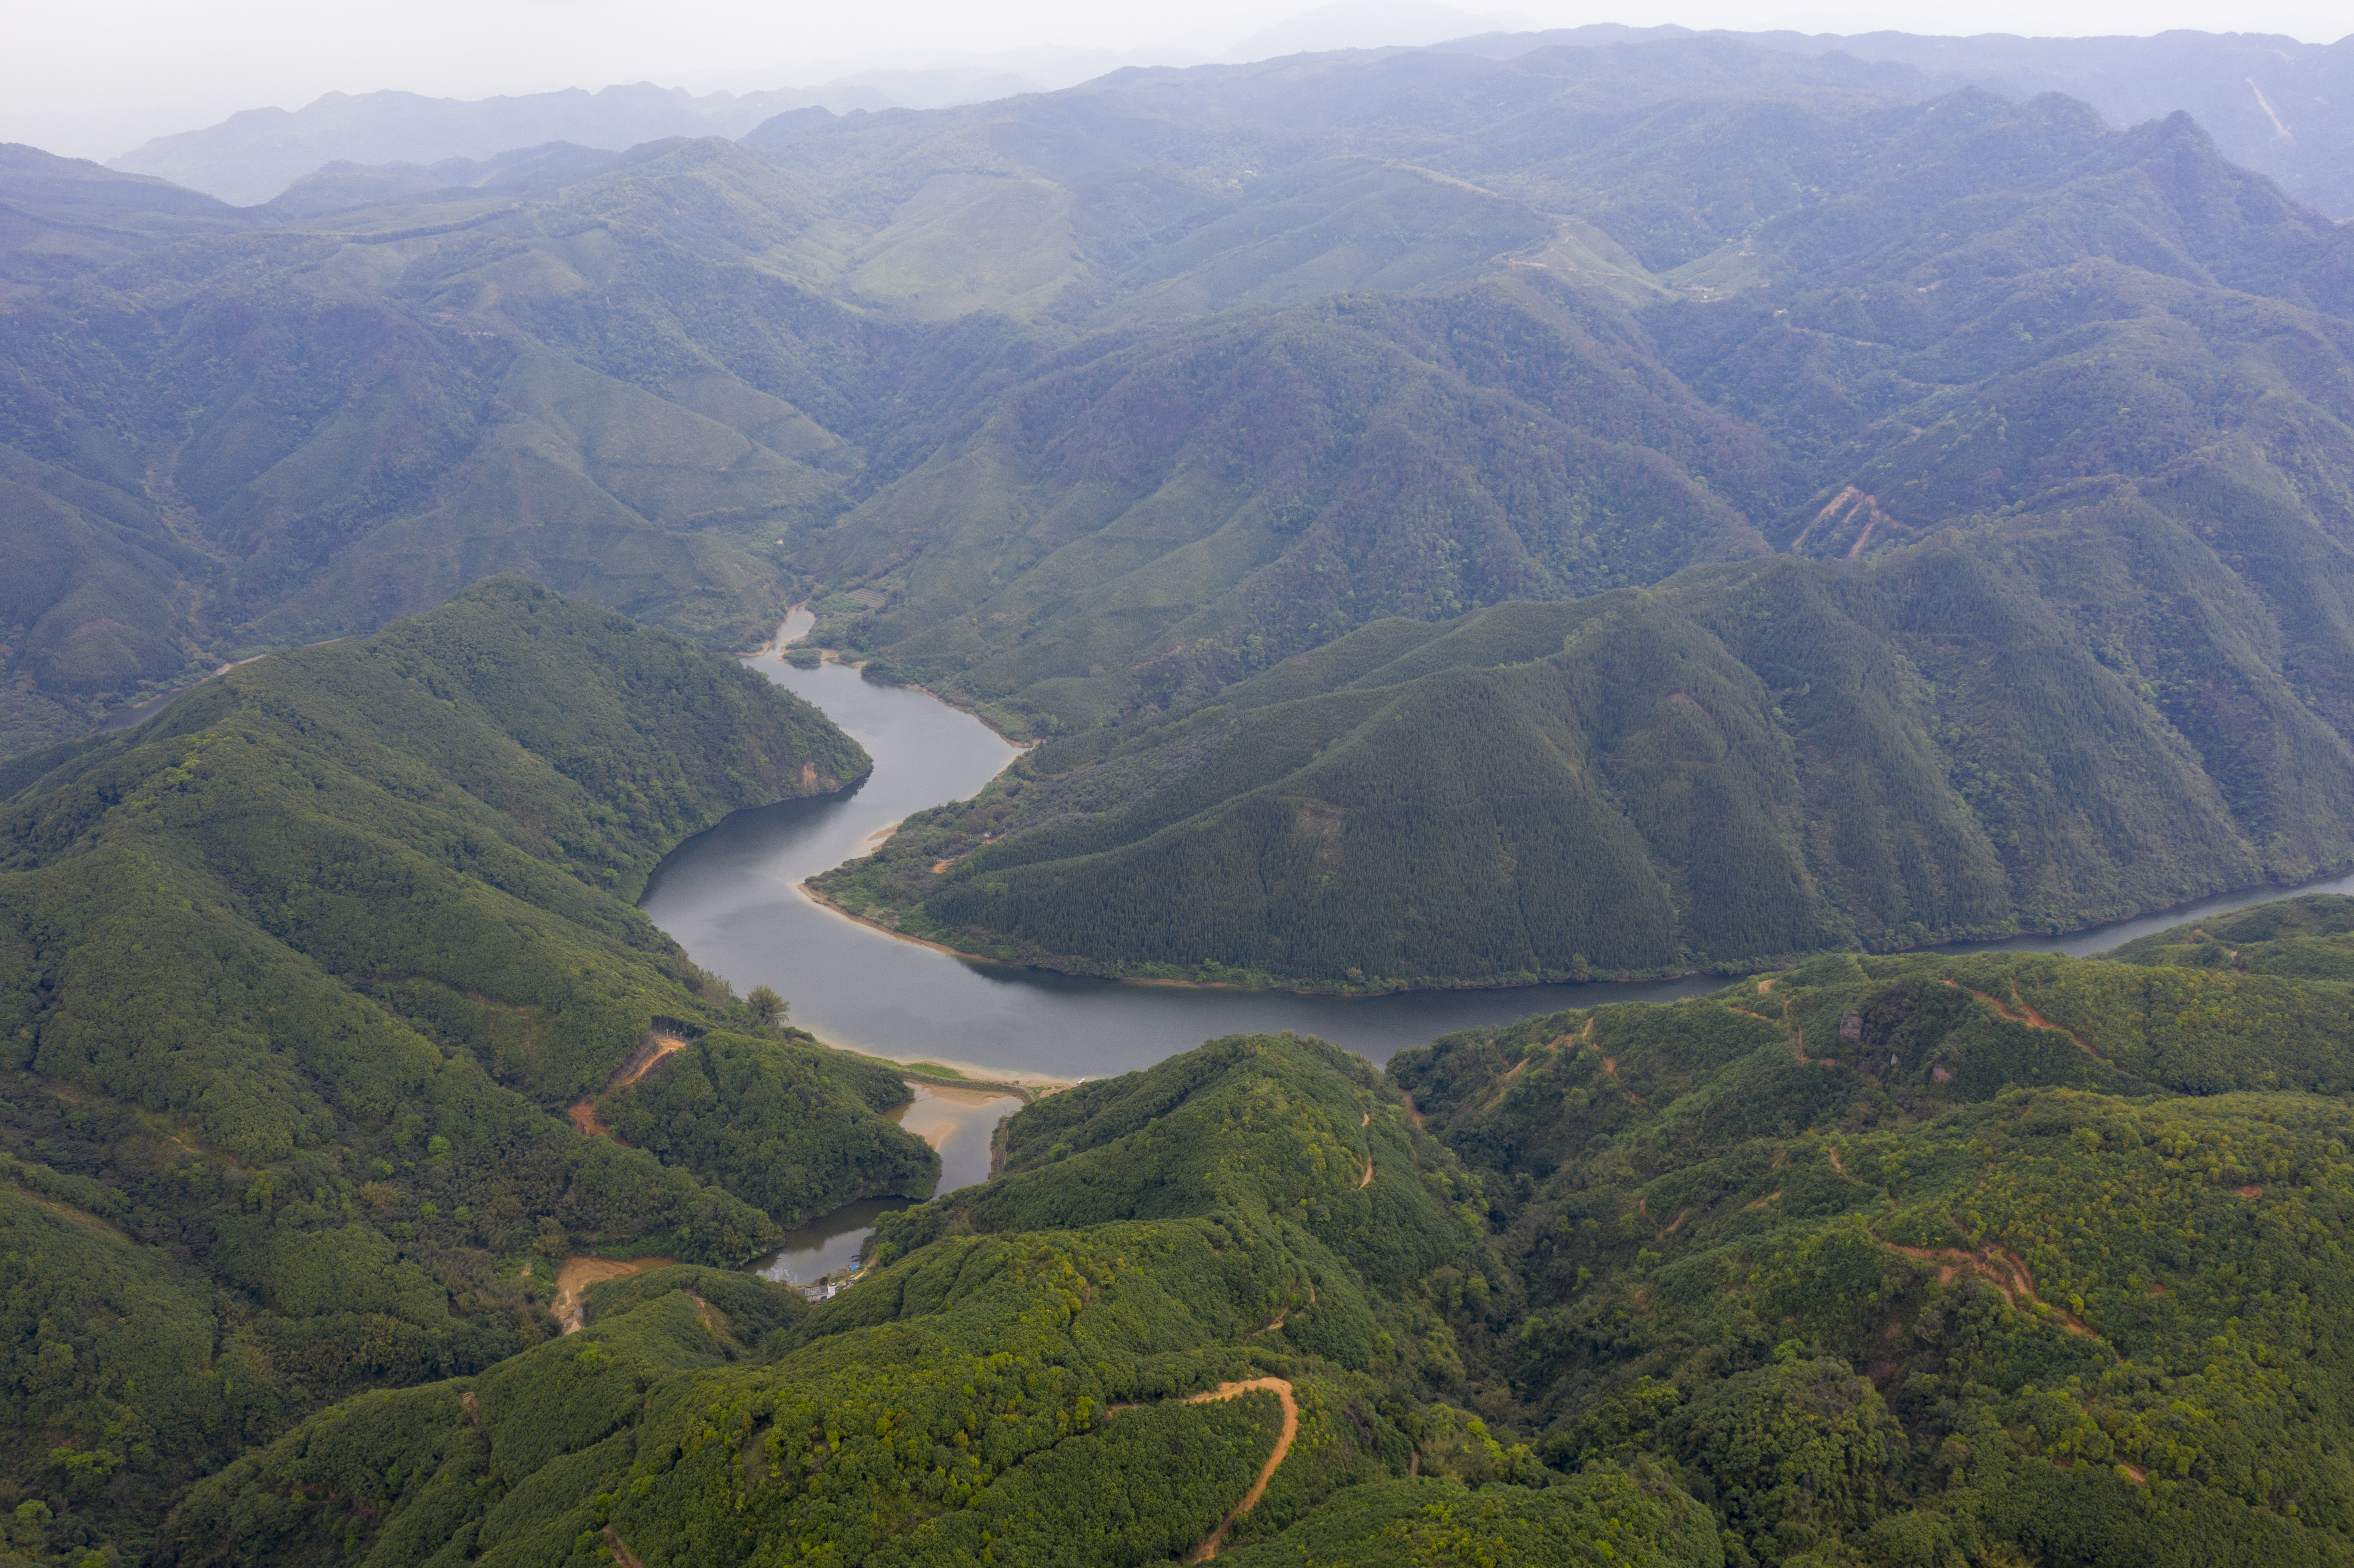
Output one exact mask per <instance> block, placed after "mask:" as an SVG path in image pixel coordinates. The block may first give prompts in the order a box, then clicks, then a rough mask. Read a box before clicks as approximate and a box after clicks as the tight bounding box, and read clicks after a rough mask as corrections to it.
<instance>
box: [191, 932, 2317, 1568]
mask: <svg viewBox="0 0 2354 1568" xmlns="http://www.w3.org/2000/svg"><path fill="white" fill-rule="evenodd" d="M2347 994H2348V993H2347V992H2346V991H2345V990H2344V988H2343V987H2340V986H2338V985H2334V984H2328V983H2317V982H2311V981H2298V980H2287V979H2282V978H2278V977H2271V976H2251V975H2237V974H2231V973H2214V972H2203V971H2199V970H2190V969H2170V968H2163V967H2160V968H2148V967H2137V966H2131V965H2122V964H2115V963H2105V962H2086V961H2080V960H2072V959H2060V958H2051V957H2042V956H2028V957H2018V956H2001V957H1983V958H1976V959H1958V960H1956V959H1852V958H1834V959H1820V960H1817V961H1815V962H1813V963H1811V964H1808V965H1807V966H1804V967H1802V968H1800V969H1797V970H1793V971H1789V972H1787V973H1784V974H1781V975H1777V976H1772V977H1767V978H1765V980H1758V981H1753V980H1744V981H1743V982H1742V983H1741V984H1739V985H1738V986H1735V987H1734V988H1731V989H1729V990H1728V991H1724V992H1722V993H1720V994H1718V995H1716V996H1714V997H1710V998H1706V999H1702V1000H1698V1001H1690V1002H1685V1003H1681V1004H1678V1005H1675V1006H1671V1007H1655V1006H1640V1005H1636V1006H1605V1007H1600V1008H1596V1009H1591V1010H1582V1011H1578V1012H1567V1013H1562V1014H1556V1015H1553V1016H1551V1017H1546V1018H1541V1019H1532V1020H1529V1021H1528V1022H1524V1023H1522V1024H1517V1025H1513V1026H1511V1027H1509V1028H1505V1029H1499V1030H1485V1031H1475V1032H1469V1033H1463V1034H1458V1035H1453V1036H1449V1037H1447V1038H1446V1039H1444V1040H1441V1041H1439V1042H1437V1043H1436V1044H1434V1045H1432V1046H1431V1047H1429V1048H1427V1049H1425V1050H1418V1051H1411V1052H1407V1053H1404V1054H1401V1055H1400V1056H1399V1057H1398V1058H1397V1059H1396V1061H1395V1062H1394V1065H1393V1069H1392V1071H1391V1073H1390V1074H1389V1075H1388V1081H1387V1082H1386V1083H1383V1082H1379V1081H1377V1080H1376V1079H1375V1078H1374V1077H1373V1075H1372V1074H1371V1072H1370V1071H1369V1070H1367V1069H1366V1068H1364V1067H1363V1065H1362V1064H1355V1063H1352V1061H1351V1060H1350V1059H1349V1058H1347V1057H1346V1056H1344V1055H1342V1054H1341V1053H1338V1052H1335V1051H1332V1050H1331V1049H1330V1048H1329V1047H1325V1046H1322V1045H1320V1044H1316V1043H1314V1042H1309V1041H1301V1040H1296V1039H1293V1038H1291V1037H1289V1036H1279V1037H1237V1038H1234V1039H1228V1040H1222V1041H1215V1042H1212V1043H1211V1044H1208V1045H1206V1046H1204V1047H1203V1048H1202V1049H1200V1050H1198V1051H1195V1052H1191V1053H1188V1054H1184V1055H1182V1056H1179V1057H1176V1058H1173V1059H1172V1060H1171V1061H1169V1062H1166V1063H1163V1064H1161V1065H1159V1066H1158V1067H1155V1068H1153V1069H1150V1071H1147V1072H1143V1073H1137V1074H1130V1075H1126V1076H1124V1077H1121V1078H1117V1079H1111V1080H1106V1081H1103V1082H1100V1083H1094V1084H1088V1085H1086V1086H1082V1087H1080V1088H1079V1089H1077V1090H1075V1091H1073V1092H1071V1093H1069V1094H1067V1095H1061V1096H1056V1097H1051V1098H1049V1099H1047V1100H1045V1101H1043V1102H1041V1103H1040V1104H1038V1105H1036V1106H1034V1107H1031V1108H1029V1109H1027V1110H1025V1111H1023V1113H1022V1114H1021V1115H1020V1116H1019V1117H1017V1118H1014V1119H1013V1122H1012V1123H1011V1124H1009V1126H1008V1128H1007V1138H1006V1149H1007V1166H1008V1171H1007V1173H1006V1174H1005V1175H1003V1176H1002V1177H1000V1178H998V1179H995V1180H992V1181H990V1182H989V1183H987V1184H986V1185H984V1186H982V1187H980V1188H975V1189H968V1190H966V1191H964V1192H959V1193H956V1194H951V1195H950V1196H949V1197H947V1198H945V1199H942V1200H939V1201H938V1202H934V1203H932V1204H929V1205H927V1206H925V1207H923V1208H919V1209H916V1210H912V1211H908V1212H907V1213H905V1214H903V1215H901V1216H899V1217H898V1220H897V1222H896V1224H895V1225H894V1226H893V1227H891V1229H890V1231H889V1233H888V1239H887V1240H885V1242H884V1243H883V1244H882V1245H881V1246H880V1247H879V1248H878V1252H877V1266H875V1267H874V1268H873V1269H871V1270H870V1271H869V1272H868V1274H867V1275H866V1276H865V1277H864V1278H862V1279H860V1280H859V1281H858V1282H856V1283H855V1284H854V1285H852V1286H851V1287H849V1288H848V1289H846V1290H845V1291H844V1292H843V1293H841V1294H839V1295H837V1296H836V1297H834V1298H832V1299H831V1300H829V1301H827V1302H825V1303H824V1304H822V1305H821V1306H819V1307H817V1308H814V1309H805V1308H800V1307H799V1306H798V1304H797V1303H788V1302H784V1301H779V1300H776V1299H775V1298H769V1297H764V1296H763V1294H762V1290H763V1287H760V1286H758V1284H756V1283H754V1282H751V1281H748V1280H746V1279H744V1278H743V1277H740V1276H739V1277H728V1276H724V1275H720V1274H718V1273H716V1271H709V1270H690V1269H658V1270H655V1271H652V1272H651V1273H648V1274H644V1275H641V1276H639V1277H635V1278H633V1279H631V1280H629V1281H626V1282H621V1283H620V1284H617V1285H610V1286H603V1287H598V1289H597V1291H596V1292H594V1293H592V1296H591V1299H590V1310H589V1322H588V1329H587V1330H586V1331H585V1333H584V1334H583V1335H581V1336H579V1337H578V1338H575V1339H570V1340H564V1341H561V1342H559V1343H557V1344H555V1345H543V1346H540V1347H537V1348H535V1349H533V1350H531V1351H526V1352H525V1353H523V1354H521V1355H519V1356H517V1357H515V1358H514V1359H512V1360H511V1361H505V1362H503V1363H501V1364H499V1365H497V1366H495V1367H492V1368H489V1369H487V1370H484V1371H482V1372H475V1373H472V1374H469V1375H466V1376H461V1377H460V1378H457V1379H453V1380H451V1381H449V1382H444V1383H438V1384H433V1385H430V1386H427V1387H421V1388H416V1389H409V1390H405V1391H400V1392H398V1393H387V1394H376V1395H369V1396H366V1397H364V1398H362V1399H359V1400H355V1401H353V1402H350V1403H348V1404H344V1405H342V1406H339V1407H337V1408H336V1409H334V1410H332V1411H330V1412H327V1413H324V1414H321V1415H319V1416H316V1417H314V1418H313V1419H312V1420H311V1421H310V1422H308V1423H306V1424H305V1425H303V1426H302V1427H300V1428H297V1429H296V1430H295V1431H294V1432H293V1433H292V1434H290V1435H288V1436H286V1437H284V1438H281V1440H279V1441H278V1442H277V1443H275V1444H274V1445H272V1446H270V1447H269V1448H267V1449H265V1450H262V1451H260V1452H258V1453H253V1454H249V1455H248V1456H246V1457H241V1458H239V1459H238V1460H237V1461H236V1462H234V1463H233V1464H232V1465H230V1466H229V1467H227V1468H226V1469H224V1470H223V1471H221V1472H220V1473H219V1474H217V1475H216V1476H215V1477H213V1478H209V1479H207V1480H206V1481H204V1482H202V1483H200V1484H199V1485H198V1486H197V1487H196V1489H194V1490H193V1491H192V1493H191V1494H190V1495H189V1498H188V1500H187V1501H186V1504H185V1505H184V1506H183V1507H182V1508H181V1510H179V1511H178V1513H177V1514H176V1515H175V1519H174V1520H173V1522H172V1525H171V1527H170V1530H169V1532H168V1537H169V1544H168V1545H167V1546H166V1548H165V1550H164V1552H163V1553H162V1556H163V1560H164V1561H166V1562H172V1563H209V1562H254V1563H292V1562H303V1561H312V1560H315V1559H317V1558H319V1557H322V1556H326V1555H335V1554H345V1555H352V1554H359V1553H363V1552H364V1553H366V1555H367V1556H368V1558H369V1560H371V1561H374V1562H379V1563H409V1562H420V1563H421V1562H425V1561H429V1560H431V1559H432V1558H433V1557H434V1556H435V1554H436V1553H451V1552H452V1551H453V1549H454V1551H455V1552H463V1553H472V1554H478V1555H480V1556H481V1557H482V1558H484V1559H486V1560H489V1561H494V1562H501V1563H507V1562H514V1563H524V1562H554V1561H574V1560H578V1561H584V1562H585V1561H590V1560H594V1559H596V1558H601V1557H602V1556H605V1555H608V1554H610V1556H611V1557H612V1558H614V1559H615V1560H617V1561H619V1560H621V1559H623V1558H624V1557H626V1558H628V1559H630V1560H633V1561H640V1562H648V1563H651V1562H658V1561H678V1560H689V1559H691V1560H697V1561H705V1560H708V1561H759V1560H763V1559H764V1558H765V1557H766V1556H767V1555H769V1554H773V1553H775V1552H779V1551H784V1552H790V1553H792V1554H793V1555H795V1556H797V1557H799V1558H801V1559H802V1560H807V1561H815V1562H819V1563H854V1562H863V1563H876V1564H891V1565H894V1568H898V1565H906V1568H916V1565H918V1564H933V1563H984V1562H991V1561H996V1562H1005V1561H1013V1560H1018V1561H1021V1562H1024V1563H1054V1564H1071V1565H1072V1568H1078V1565H1079V1564H1095V1563H1115V1564H1140V1563H1150V1562H1165V1561H1168V1560H1170V1559H1171V1558H1173V1557H1178V1556H1181V1555H1192V1556H1195V1557H1196V1558H1198V1557H1199V1556H1200V1555H1202V1554H1203V1552H1204V1551H1205V1550H1206V1549H1207V1547H1208V1545H1209V1544H1210V1543H1215V1545H1216V1546H1217V1548H1218V1555H1219V1556H1221V1557H1225V1556H1228V1555H1229V1554H1231V1556H1232V1557H1233V1559H1234V1560H1235V1561H1239V1562H1243V1563H1252V1564H1258V1565H1268V1564H1309V1563H1335V1562H1346V1563H1374V1564H1381V1563H1469V1562H1481V1561H1493V1562H1498V1563H1503V1562H1511V1563H1529V1564H1532V1565H1534V1568H1556V1565H1564V1568H1565V1565H1568V1564H1579V1565H1587V1564H1597V1563H1628V1562H1631V1563H1644V1564H1653V1565H1657V1568H1721V1565H1723V1564H1725V1563H1754V1564H1772V1565H1775V1568H1781V1565H1784V1564H1787V1565H1790V1568H1811V1565H1813V1564H1818V1563H1857V1564H1862V1565H1868V1568H1883V1565H1899V1564H1914V1563H1932V1564H1941V1565H1942V1564H1955V1563H2016V1562H2020V1561H2069V1562H2079V1563H2088V1564H2095V1565H2099V1568H2109V1565H2112V1564H2114V1565H2116V1568H2123V1565H2124V1564H2126V1563H2157V1564H2166V1565H2168V1568H2171V1565H2174V1564H2184V1565H2188V1564H2191V1563H2226V1564H2232V1565H2234V1568H2237V1565H2240V1564H2247V1565H2251V1568H2253V1564H2257V1563H2315V1564H2319V1563H2331V1562H2337V1561H2341V1560H2342V1559H2343V1558H2344V1556H2345V1554H2346V1552H2347V1538H2348V1532H2349V1529H2350V1528H2354V1524H2349V1514H2348V1511H2347V1499H2348V1497H2349V1485H2354V1480H2350V1479H2349V1475H2348V1472H2347V1469H2346V1467H2345V1465H2344V1464H2343V1462H2342V1460H2341V1458H2340V1457H2339V1451H2340V1449H2341V1448H2342V1446H2343V1441H2344V1433H2345V1428H2346V1423H2347V1420H2348V1404H2347V1387H2346V1384H2347V1372H2346V1368H2345V1367H2344V1366H2343V1364H2342V1361H2343V1358H2342V1357H2340V1356H2339V1355H2338V1354H2337V1353H2336V1351H2335V1349H2334V1347H2335V1346H2336V1345H2337V1344H2338V1342H2339V1341H2341V1340H2342V1339H2343V1338H2344V1335H2345V1331H2346V1325H2345V1323H2344V1322H2343V1321H2342V1319H2343V1316H2344V1314H2346V1313H2347V1312H2348V1310H2349V1302H2348V1301H2347V1299H2346V1298H2345V1292H2344V1290H2343V1288H2342V1287H2341V1285H2340V1283H2339V1281H2338V1275H2339V1273H2341V1272H2342V1271H2341V1270H2340V1269H2339V1268H2338V1264H2337V1246H2338V1244H2337V1243H2336V1241H2335V1240H2334V1239H2333V1237H2334V1234H2335V1227H2336V1225H2337V1224H2338V1221H2339V1219H2340V1218H2341V1217H2342V1213H2343V1210H2344V1208H2345V1205H2346V1202H2347V1201H2348V1197H2349V1192H2348V1180H2349V1173H2348V1169H2347V1166H2346V1163H2345V1161H2344V1160H2343V1159H2342V1158H2341V1155H2342V1146H2343V1145H2344V1143H2345V1142H2346V1139H2347V1136H2348V1133H2349V1128H2348V1125H2347V1124H2348V1119H2349V1118H2348V1112H2347V1110H2346V1107H2345V1105H2344V1103H2343V1099H2342V1095H2343V1092H2344V1090H2345V1089H2346V1087H2347V1086H2349V1084H2354V1027H2350V1026H2349V1022H2348V1019H2349V1013H2348V1011H2347V1008H2346V1006H2345V1002H2346V1000H2347ZM1401 1090H1405V1091H1407V1093H1406V1094H1405V1096H1403V1097H1402V1096H1401V1094H1400V1092H1399V1091H1401ZM1450 1150H1451V1152H1450ZM762 1330H766V1338H765V1339H760V1338H758V1335H759V1334H760V1332H761V1331H762ZM1475 1412H1476V1413H1477V1414H1474V1413H1475Z"/></svg>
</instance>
